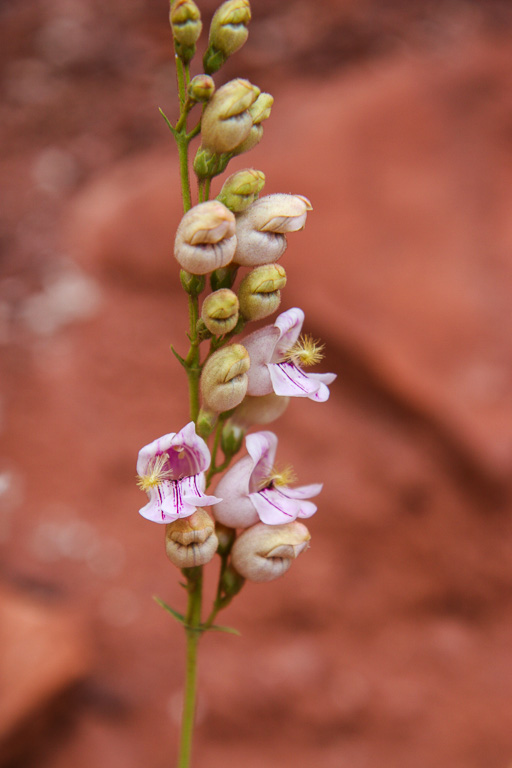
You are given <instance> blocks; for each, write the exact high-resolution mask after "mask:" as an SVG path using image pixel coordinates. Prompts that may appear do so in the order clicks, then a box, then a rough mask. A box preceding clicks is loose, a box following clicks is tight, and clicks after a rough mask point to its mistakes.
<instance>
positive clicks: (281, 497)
mask: <svg viewBox="0 0 512 768" xmlns="http://www.w3.org/2000/svg"><path fill="white" fill-rule="evenodd" d="M286 490H287V489H283V488H264V489H263V490H262V491H258V492H257V493H251V494H250V496H249V498H250V499H251V501H252V503H253V504H254V506H255V508H256V511H257V513H258V515H259V518H260V520H261V522H262V523H266V524H267V525H281V524H283V523H290V522H292V520H295V519H296V518H297V516H298V514H299V512H300V502H298V501H295V499H290V498H289V497H288V496H286ZM306 503H307V504H310V503H311V502H306Z"/></svg>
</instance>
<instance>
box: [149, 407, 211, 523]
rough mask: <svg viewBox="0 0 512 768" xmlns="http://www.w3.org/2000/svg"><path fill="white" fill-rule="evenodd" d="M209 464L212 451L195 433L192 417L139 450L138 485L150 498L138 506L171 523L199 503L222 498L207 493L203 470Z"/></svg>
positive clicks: (156, 519)
mask: <svg viewBox="0 0 512 768" xmlns="http://www.w3.org/2000/svg"><path fill="white" fill-rule="evenodd" d="M209 466H210V451H209V450H208V446H207V445H206V443H205V441H204V440H203V439H202V438H201V437H199V436H198V435H197V434H196V428H195V425H194V422H193V421H191V422H190V424H187V426H186V427H183V429H181V430H180V431H179V432H171V433H170V434H168V435H164V436H163V437H159V438H158V440H154V441H153V442H152V443H150V444H149V445H145V446H144V448H142V449H141V450H140V452H139V458H138V460H137V474H138V486H139V488H141V489H142V490H144V491H146V493H147V494H148V497H149V502H148V503H147V504H146V506H145V507H142V509H140V510H139V513H140V514H141V515H142V517H145V518H147V519H148V520H152V521H153V522H155V523H171V522H173V521H174V520H178V519H179V518H182V517H188V516H189V515H192V514H193V513H194V512H195V511H196V508H197V507H206V506H209V505H211V504H216V503H217V502H219V501H220V499H219V498H217V497H216V496H206V495H205V494H204V490H205V476H204V471H205V470H206V469H208V467H209Z"/></svg>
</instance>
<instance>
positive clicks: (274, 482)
mask: <svg viewBox="0 0 512 768" xmlns="http://www.w3.org/2000/svg"><path fill="white" fill-rule="evenodd" d="M296 479H297V476H296V474H295V472H294V471H293V467H292V466H291V464H287V465H286V466H285V467H283V468H282V469H278V468H277V467H275V466H274V467H272V468H271V469H270V471H269V472H268V474H266V475H265V477H264V478H263V480H262V481H261V483H260V487H259V490H260V491H262V490H263V489H264V488H275V487H276V488H285V487H287V486H289V485H291V484H292V483H294V482H295V480H296Z"/></svg>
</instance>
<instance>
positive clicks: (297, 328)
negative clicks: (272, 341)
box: [272, 307, 304, 362]
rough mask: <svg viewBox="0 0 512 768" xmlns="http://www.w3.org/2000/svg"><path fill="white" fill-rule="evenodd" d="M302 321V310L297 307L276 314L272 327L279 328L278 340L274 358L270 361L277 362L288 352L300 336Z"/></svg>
mask: <svg viewBox="0 0 512 768" xmlns="http://www.w3.org/2000/svg"><path fill="white" fill-rule="evenodd" d="M303 323H304V312H303V311H302V309H299V307H292V309H288V310H287V311H286V312H282V313H281V314H280V315H278V317H277V318H276V321H275V323H274V327H275V328H277V329H278V330H279V341H278V342H277V344H276V347H275V351H274V355H275V356H276V360H272V362H277V360H279V359H281V358H282V356H283V355H284V354H285V353H286V352H288V350H289V349H290V347H293V345H294V344H295V342H296V341H297V339H298V338H299V336H300V332H301V330H302V325H303Z"/></svg>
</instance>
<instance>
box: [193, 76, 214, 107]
mask: <svg viewBox="0 0 512 768" xmlns="http://www.w3.org/2000/svg"><path fill="white" fill-rule="evenodd" d="M214 93H215V83H214V82H213V80H212V78H211V77H210V76H209V75H196V76H195V77H193V78H192V80H191V81H190V84H189V86H188V97H189V99H190V101H209V100H210V99H211V97H212V96H213V94H214Z"/></svg>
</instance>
